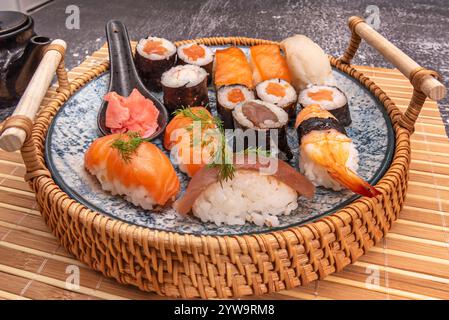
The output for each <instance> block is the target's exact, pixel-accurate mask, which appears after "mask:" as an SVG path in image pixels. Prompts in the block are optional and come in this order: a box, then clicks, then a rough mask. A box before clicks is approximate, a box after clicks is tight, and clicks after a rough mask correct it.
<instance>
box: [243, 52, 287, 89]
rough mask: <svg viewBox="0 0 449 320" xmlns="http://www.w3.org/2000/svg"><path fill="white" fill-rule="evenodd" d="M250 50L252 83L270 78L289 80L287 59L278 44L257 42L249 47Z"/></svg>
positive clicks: (255, 83)
mask: <svg viewBox="0 0 449 320" xmlns="http://www.w3.org/2000/svg"><path fill="white" fill-rule="evenodd" d="M250 51H251V68H252V70H253V82H254V85H257V84H258V83H259V82H262V81H265V80H270V79H282V80H285V81H287V82H290V81H291V79H290V71H289V70H288V65H287V61H286V60H285V58H284V57H283V56H282V54H281V49H280V48H279V46H278V45H276V44H259V45H257V46H253V47H251V49H250Z"/></svg>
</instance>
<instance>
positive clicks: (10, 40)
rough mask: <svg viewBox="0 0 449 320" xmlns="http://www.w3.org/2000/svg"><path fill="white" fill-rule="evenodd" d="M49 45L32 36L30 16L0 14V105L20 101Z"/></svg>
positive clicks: (32, 22) (1, 12)
mask: <svg viewBox="0 0 449 320" xmlns="http://www.w3.org/2000/svg"><path fill="white" fill-rule="evenodd" d="M49 43H50V39H49V38H47V37H41V36H37V35H36V34H35V32H34V21H33V19H32V18H31V17H30V16H27V15H25V14H23V13H21V12H16V11H0V103H5V102H13V101H15V100H17V99H18V98H20V96H21V95H22V94H23V92H24V91H25V88H26V87H27V85H28V82H29V81H30V80H31V77H32V76H33V74H34V71H36V68H37V66H38V65H39V63H40V60H41V56H42V50H43V48H44V47H45V46H46V45H48V44H49Z"/></svg>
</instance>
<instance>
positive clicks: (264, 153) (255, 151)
mask: <svg viewBox="0 0 449 320" xmlns="http://www.w3.org/2000/svg"><path fill="white" fill-rule="evenodd" d="M240 153H241V154H244V155H249V154H255V155H257V156H263V157H266V158H269V157H271V151H270V150H265V149H262V148H261V147H257V148H254V147H248V148H246V149H245V150H243V151H240Z"/></svg>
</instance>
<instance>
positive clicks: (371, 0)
mask: <svg viewBox="0 0 449 320" xmlns="http://www.w3.org/2000/svg"><path fill="white" fill-rule="evenodd" d="M69 5H77V6H78V7H79V8H80V18H81V19H80V21H81V23H80V29H79V30H68V29H67V28H66V27H65V20H66V18H67V16H68V14H66V13H65V11H66V8H67V6H69ZM368 5H376V6H378V7H379V10H380V28H379V32H381V33H382V34H384V35H385V36H386V37H387V38H389V39H390V40H391V41H392V42H393V43H394V44H396V45H397V46H398V47H399V48H401V49H402V50H404V51H405V52H406V53H407V54H409V55H410V56H411V57H412V58H413V59H415V60H416V61H418V62H419V63H420V64H422V65H423V66H425V67H428V68H433V69H435V70H438V71H440V72H441V73H442V74H443V75H444V76H445V79H448V78H449V58H448V57H449V9H448V6H449V1H448V0H430V1H424V0H412V1H391V0H390V1H388V0H367V1H364V0H355V1H353V0H334V1H331V0H322V1H320V0H318V1H312V0H304V1H284V0H281V1H263V0H248V1H237V0H236V1H224V0H209V1H199V0H189V1H187V0H180V1H169V0H151V1H148V0H132V1H131V0H95V1H88V0H81V1H80V0H55V1H54V2H53V3H52V4H50V5H49V6H47V7H45V8H43V9H42V10H40V11H38V12H36V13H35V14H33V18H34V19H35V21H36V30H37V31H38V32H39V33H40V34H42V35H47V36H50V37H52V38H63V39H65V40H66V41H67V42H68V43H69V47H70V50H69V52H68V56H67V66H68V67H69V68H71V67H74V66H75V65H76V64H79V63H80V62H81V61H82V60H83V59H84V57H85V56H86V54H89V53H91V52H93V51H95V50H96V49H98V48H99V47H100V46H101V44H102V43H103V42H104V41H105V40H106V39H105V34H104V25H105V23H106V22H107V21H108V20H109V19H120V20H122V21H123V22H124V23H125V24H126V25H127V26H128V30H129V33H130V37H131V38H133V39H138V38H141V37H143V36H146V35H148V34H153V35H158V36H162V37H167V38H169V39H171V40H180V39H186V38H194V37H203V36H231V35H232V36H237V35H239V36H248V37H259V38H266V39H273V40H280V39H282V38H285V37H287V36H289V35H292V34H294V33H303V34H305V35H307V36H309V37H310V38H312V39H313V40H314V41H316V42H317V43H318V44H319V45H321V46H322V47H323V48H324V49H325V50H326V52H328V53H329V54H333V55H339V54H341V53H342V52H343V51H344V49H345V47H346V45H347V42H348V39H349V30H348V28H347V23H346V20H347V18H348V17H349V16H351V15H362V16H363V15H364V14H365V10H366V8H367V6H368ZM354 63H357V64H364V65H373V66H382V67H392V66H391V65H390V64H388V63H387V62H385V60H384V59H383V58H382V57H381V56H380V55H379V54H378V53H377V52H375V50H373V49H372V48H370V47H368V46H367V45H365V44H362V46H361V48H360V50H359V52H358V54H357V57H356V59H355V60H354ZM446 83H447V81H446ZM440 110H441V112H442V114H443V115H444V121H445V123H446V129H447V131H448V133H449V130H448V129H449V122H448V121H449V100H448V99H446V100H445V101H443V102H442V103H441V104H440Z"/></svg>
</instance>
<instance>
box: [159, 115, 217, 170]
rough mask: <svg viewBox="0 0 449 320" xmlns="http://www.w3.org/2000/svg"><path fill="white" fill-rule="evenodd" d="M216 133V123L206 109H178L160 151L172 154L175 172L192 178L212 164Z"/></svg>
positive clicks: (215, 147) (167, 129) (168, 127)
mask: <svg viewBox="0 0 449 320" xmlns="http://www.w3.org/2000/svg"><path fill="white" fill-rule="evenodd" d="M217 133H218V130H217V128H216V120H215V119H214V117H213V116H212V115H211V114H210V112H209V111H208V110H207V109H206V108H204V107H192V108H186V109H179V111H178V113H177V114H176V116H175V117H174V118H173V119H172V120H171V121H170V123H169V124H168V125H167V128H166V130H165V135H164V147H165V148H166V149H167V150H172V156H174V158H175V159H176V161H177V163H178V165H179V169H180V170H181V171H183V172H185V173H186V174H187V175H188V176H189V177H192V176H193V175H194V174H195V173H196V172H197V171H198V170H199V169H201V168H202V167H204V166H205V165H206V164H208V163H210V162H211V161H212V160H213V158H214V155H215V153H216V150H217V148H218V145H219V139H218V136H217Z"/></svg>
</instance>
